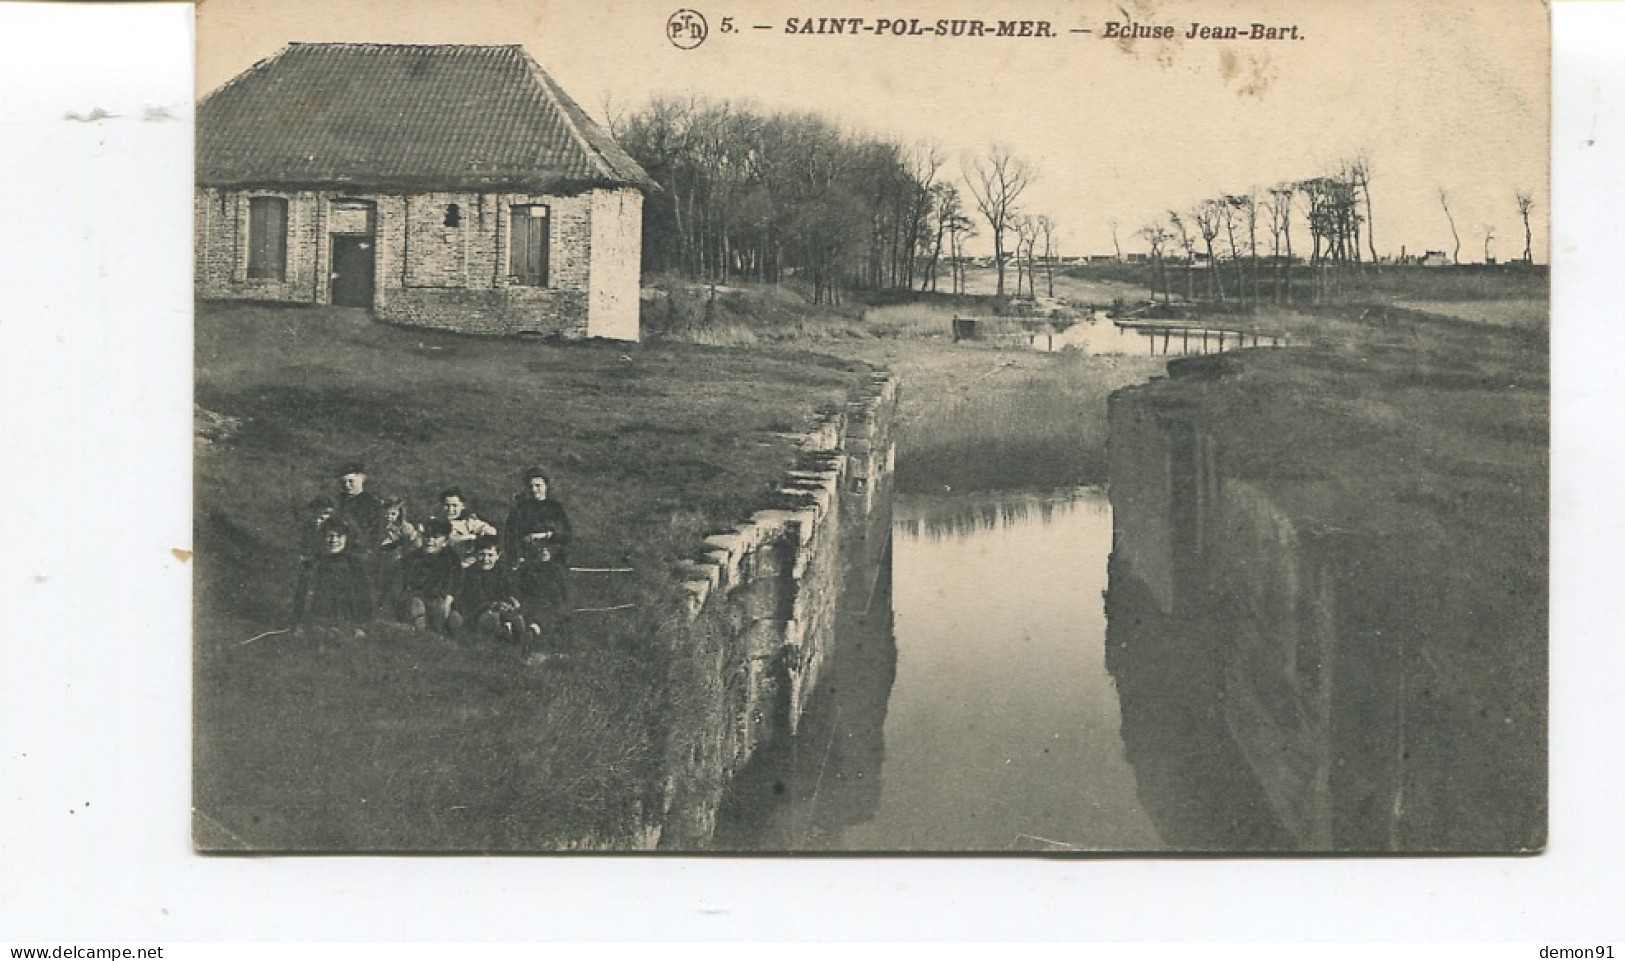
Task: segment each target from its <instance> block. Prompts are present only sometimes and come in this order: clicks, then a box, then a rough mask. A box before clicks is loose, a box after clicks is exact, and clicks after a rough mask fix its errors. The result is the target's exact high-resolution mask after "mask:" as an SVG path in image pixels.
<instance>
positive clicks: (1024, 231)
mask: <svg viewBox="0 0 1625 961" xmlns="http://www.w3.org/2000/svg"><path fill="white" fill-rule="evenodd" d="M1039 233H1040V231H1039V229H1038V219H1037V218H1036V217H1028V216H1025V215H1023V216H1021V217H1017V218H1016V296H1017V297H1020V296H1021V272H1022V267H1023V266H1025V267H1026V270H1027V295H1028V296H1029V297H1032V298H1033V299H1034V300H1036V299H1038V291H1037V289H1036V287H1035V286H1034V282H1033V281H1034V275H1035V273H1036V271H1035V270H1034V264H1033V253H1034V248H1035V247H1037V246H1038V237H1039Z"/></svg>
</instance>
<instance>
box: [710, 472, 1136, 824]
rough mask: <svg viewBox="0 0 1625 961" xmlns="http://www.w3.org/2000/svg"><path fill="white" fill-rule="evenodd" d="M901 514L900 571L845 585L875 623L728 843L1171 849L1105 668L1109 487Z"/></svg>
mask: <svg viewBox="0 0 1625 961" xmlns="http://www.w3.org/2000/svg"><path fill="white" fill-rule="evenodd" d="M897 513H898V518H899V519H898V521H897V523H896V525H895V526H894V528H893V533H894V536H893V540H892V555H891V565H890V566H891V574H892V576H891V577H890V578H889V579H888V578H887V577H886V574H885V573H884V572H882V573H881V575H880V579H879V580H877V581H876V585H875V589H874V590H873V591H872V592H871V593H870V595H869V596H868V597H862V598H860V599H857V600H854V599H853V595H852V593H851V590H850V588H849V591H848V596H847V598H846V599H843V602H842V612H843V616H851V614H853V613H855V612H863V616H861V617H856V618H854V619H853V620H852V621H851V622H850V623H849V624H848V625H846V626H847V628H848V631H847V632H846V633H843V634H842V635H841V640H840V641H839V645H840V646H839V647H838V649H837V650H836V651H835V652H834V655H833V660H832V662H831V664H830V667H829V670H828V673H827V674H826V675H825V683H826V687H825V689H823V690H821V691H820V693H819V700H818V701H817V702H816V704H815V706H814V708H813V711H812V713H811V714H810V715H809V716H808V718H807V719H806V720H805V721H804V722H803V728H802V730H801V732H800V733H799V734H798V735H797V736H796V737H794V738H791V739H788V741H789V743H787V744H781V745H779V746H778V747H777V749H775V750H773V751H769V752H766V753H765V754H764V755H763V757H762V760H761V762H760V763H758V764H756V765H753V768H752V770H750V771H748V772H746V777H745V778H742V779H741V781H740V782H739V784H738V787H737V789H736V790H735V792H734V795H733V797H732V799H731V803H730V805H729V807H728V809H727V810H725V811H724V816H723V818H722V821H721V824H720V825H719V831H718V846H719V847H725V848H750V849H758V850H764V849H765V850H849V851H886V850H909V851H946V850H981V851H1000V850H1021V851H1032V850H1044V851H1070V850H1131V851H1132V850H1153V849H1157V848H1160V847H1161V843H1160V840H1159V838H1158V835H1157V832H1156V830H1155V829H1154V828H1153V827H1152V823H1151V821H1150V819H1149V818H1148V817H1147V816H1146V814H1145V813H1144V812H1143V811H1142V810H1141V807H1140V801H1139V800H1138V798H1137V794H1136V788H1135V780H1134V776H1133V772H1132V771H1131V770H1130V768H1129V766H1128V764H1127V762H1126V761H1125V759H1124V754H1123V744H1122V741H1121V739H1120V737H1119V714H1118V704H1117V693H1116V690H1115V688H1114V686H1113V683H1112V680H1111V678H1110V677H1109V676H1108V675H1107V673H1106V665H1105V652H1104V647H1103V645H1104V636H1105V625H1104V617H1103V615H1104V609H1103V602H1102V593H1103V591H1104V589H1105V586H1106V556H1107V553H1108V551H1109V547H1110V543H1111V517H1110V509H1109V507H1108V505H1107V502H1106V499H1105V497H1104V496H1103V495H1101V494H1100V493H1098V492H1094V491H1078V492H1067V493H1063V494H1060V495H1052V496H1044V495H1021V494H1017V495H1005V496H998V497H981V498H964V497H954V498H949V497H902V498H899V499H898V504H897ZM888 595H889V597H888ZM887 599H889V601H890V604H891V609H893V610H895V639H894V640H895V644H894V646H893V644H892V643H891V642H892V641H893V635H892V631H891V627H892V624H893V622H892V618H890V617H889V616H886V615H885V614H884V613H883V611H884V610H885V608H884V606H883V605H884V602H885V601H886V600H887ZM854 639H855V643H853V640H854ZM894 678H895V685H894ZM882 760H884V770H883V771H882Z"/></svg>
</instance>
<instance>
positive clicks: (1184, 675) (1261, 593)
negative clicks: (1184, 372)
mask: <svg viewBox="0 0 1625 961" xmlns="http://www.w3.org/2000/svg"><path fill="white" fill-rule="evenodd" d="M1170 373H1171V374H1173V375H1175V377H1174V380H1173V381H1164V382H1160V383H1153V384H1150V385H1145V386H1141V387H1134V388H1128V389H1125V390H1122V391H1119V392H1117V393H1116V394H1114V395H1113V396H1112V398H1111V410H1110V444H1109V460H1110V466H1109V471H1110V490H1111V500H1112V523H1113V541H1112V550H1113V556H1112V581H1111V584H1110V587H1109V590H1108V595H1109V599H1108V609H1109V610H1111V611H1112V614H1111V617H1112V623H1111V624H1109V625H1108V631H1109V632H1111V631H1112V630H1113V629H1114V628H1115V627H1117V626H1118V624H1117V621H1118V619H1120V618H1126V619H1127V621H1128V622H1130V623H1131V624H1132V623H1141V622H1144V623H1155V624H1157V625H1158V628H1157V629H1156V630H1155V631H1152V632H1150V633H1149V634H1147V633H1146V632H1144V631H1140V632H1136V631H1133V630H1125V631H1122V632H1120V633H1121V634H1122V635H1123V636H1130V637H1134V638H1135V639H1136V643H1141V644H1144V645H1146V646H1147V650H1146V651H1144V652H1136V651H1134V650H1115V649H1114V650H1112V651H1111V652H1110V654H1109V657H1111V658H1113V659H1115V660H1116V661H1118V662H1119V663H1126V662H1131V661H1133V659H1135V658H1136V657H1145V658H1151V659H1154V658H1156V657H1157V656H1159V655H1157V654H1156V653H1155V652H1153V651H1152V650H1150V648H1151V647H1152V646H1160V647H1164V648H1167V649H1168V650H1170V651H1175V652H1177V657H1178V658H1179V662H1180V664H1181V668H1180V671H1179V674H1178V681H1179V683H1181V684H1185V685H1188V686H1189V688H1190V692H1191V693H1190V697H1189V698H1188V699H1189V700H1195V701H1199V702H1201V703H1203V704H1207V705H1213V706H1214V710H1215V715H1216V717H1217V718H1218V719H1220V723H1222V725H1223V726H1224V727H1225V728H1226V729H1227V731H1226V733H1227V736H1228V740H1229V741H1230V743H1231V744H1233V745H1234V748H1235V750H1236V752H1237V753H1238V754H1239V756H1240V758H1241V759H1242V760H1243V761H1244V763H1245V765H1246V767H1247V768H1248V769H1250V772H1251V774H1252V776H1253V778H1254V780H1255V781H1256V783H1257V785H1258V788H1259V789H1260V790H1261V793H1262V795H1263V797H1264V798H1265V799H1267V802H1268V804H1269V806H1270V807H1271V808H1272V809H1273V811H1274V814H1275V815H1276V817H1278V819H1279V821H1280V823H1281V825H1282V826H1283V827H1284V828H1285V830H1286V831H1287V832H1288V833H1289V834H1290V835H1291V837H1292V839H1293V846H1294V847H1298V848H1303V849H1312V850H1339V851H1387V850H1413V851H1415V850H1439V851H1471V850H1504V849H1507V848H1509V847H1510V848H1517V847H1520V846H1523V845H1531V844H1534V845H1538V838H1539V837H1540V836H1541V834H1542V832H1543V830H1544V821H1543V805H1544V790H1543V788H1544V781H1543V779H1542V777H1541V772H1542V763H1543V761H1542V758H1543V755H1542V753H1541V741H1540V738H1539V737H1538V729H1537V728H1536V725H1535V724H1534V723H1533V722H1532V721H1530V720H1529V719H1528V718H1527V717H1526V714H1528V713H1529V712H1531V711H1534V710H1536V709H1538V708H1539V704H1538V703H1536V704H1531V703H1529V702H1530V701H1531V700H1532V697H1531V695H1530V694H1529V693H1528V691H1527V689H1528V688H1529V687H1530V686H1531V683H1530V682H1529V680H1528V679H1527V678H1522V677H1519V676H1518V675H1516V673H1515V672H1513V673H1509V672H1507V671H1506V670H1505V669H1504V668H1503V667H1502V666H1501V664H1502V662H1503V661H1506V660H1511V659H1512V653H1513V649H1514V647H1515V645H1517V644H1521V643H1525V642H1524V640H1523V635H1521V634H1520V633H1519V632H1518V630H1516V629H1512V628H1509V627H1508V626H1506V625H1501V624H1497V623H1494V622H1493V617H1492V616H1491V615H1490V614H1487V613H1485V608H1486V606H1487V605H1486V601H1485V596H1484V594H1483V588H1482V585H1478V584H1475V583H1472V582H1471V578H1470V575H1458V574H1457V573H1455V572H1456V571H1458V570H1459V569H1460V567H1461V565H1460V564H1459V563H1457V559H1456V558H1455V557H1453V555H1452V551H1453V550H1456V549H1457V548H1453V546H1452V545H1451V544H1448V543H1440V541H1439V538H1437V537H1435V536H1430V535H1429V534H1428V533H1426V532H1420V531H1411V530H1408V529H1406V528H1405V527H1404V525H1402V524H1395V523H1392V522H1391V520H1389V519H1386V518H1383V517H1365V518H1359V519H1357V520H1355V521H1351V522H1350V523H1349V524H1348V525H1347V526H1339V527H1325V526H1322V525H1317V524H1316V523H1315V522H1313V521H1309V520H1306V519H1305V518H1304V516H1303V514H1302V512H1301V510H1300V509H1299V507H1298V506H1295V505H1298V504H1299V501H1297V500H1294V496H1293V495H1292V493H1291V492H1290V491H1289V490H1288V489H1287V488H1286V487H1285V486H1283V485H1282V484H1280V483H1277V482H1273V481H1271V480H1269V479H1255V478H1251V477H1246V476H1237V472H1235V471H1233V470H1231V469H1228V468H1227V466H1226V458H1225V447H1226V438H1227V436H1228V434H1227V432H1228V431H1232V430H1246V429H1247V425H1245V424H1236V423H1232V422H1230V421H1227V420H1224V419H1222V418H1215V417H1210V416H1208V415H1207V413H1206V412H1205V411H1204V410H1203V408H1202V405H1201V404H1200V402H1198V401H1192V400H1190V399H1188V398H1184V397H1180V396H1177V391H1172V390H1169V387H1172V386H1175V381H1177V376H1178V372H1177V371H1175V370H1173V369H1172V368H1171V369H1170ZM1114 597H1115V598H1116V599H1117V601H1116V603H1113V601H1112V598H1114ZM1135 598H1138V599H1141V600H1138V601H1132V603H1131V600H1132V599H1135ZM1135 605H1138V608H1137V609H1136V607H1135ZM1497 647H1499V648H1500V649H1501V654H1500V655H1499V656H1498V654H1497ZM1148 663H1149V662H1148ZM1132 667H1133V665H1132V664H1129V668H1130V669H1132ZM1197 675H1200V676H1197ZM1133 707H1134V705H1133V704H1130V703H1128V702H1127V701H1125V705H1124V710H1125V714H1126V713H1127V712H1129V711H1130V710H1131V709H1132V708H1133Z"/></svg>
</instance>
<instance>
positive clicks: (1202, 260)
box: [1139, 157, 1378, 303]
mask: <svg viewBox="0 0 1625 961" xmlns="http://www.w3.org/2000/svg"><path fill="white" fill-rule="evenodd" d="M1372 210H1373V206H1372V202H1371V165H1370V162H1369V161H1367V160H1366V159H1365V158H1363V157H1361V158H1356V159H1354V160H1351V161H1347V162H1345V163H1343V164H1340V165H1339V166H1338V167H1337V169H1335V170H1334V171H1332V172H1330V173H1327V174H1323V175H1320V176H1317V177H1310V178H1307V179H1304V180H1296V181H1288V182H1284V183H1279V184H1275V185H1273V186H1270V187H1258V186H1254V187H1251V188H1249V189H1248V190H1247V191H1246V192H1244V193H1225V194H1220V195H1219V196H1216V197H1210V198H1207V199H1205V200H1201V201H1198V202H1197V203H1195V204H1192V205H1191V206H1189V207H1187V208H1186V209H1184V210H1169V211H1168V212H1167V213H1166V214H1163V215H1160V216H1158V217H1156V218H1153V219H1152V220H1151V222H1150V223H1148V224H1146V225H1145V226H1144V227H1142V228H1141V229H1140V231H1139V236H1140V238H1141V239H1143V240H1144V241H1145V242H1146V246H1147V247H1148V249H1149V252H1150V260H1151V272H1152V278H1153V293H1154V294H1155V293H1157V292H1159V291H1160V293H1161V295H1162V298H1163V300H1164V301H1165V302H1166V301H1168V300H1170V299H1171V298H1172V293H1173V282H1172V280H1171V278H1170V277H1169V273H1170V272H1169V270H1168V264H1167V261H1168V260H1169V259H1170V258H1169V255H1168V251H1169V250H1170V249H1174V250H1177V252H1178V253H1177V254H1176V255H1175V258H1176V259H1177V260H1178V262H1179V263H1180V264H1182V265H1183V268H1184V270H1183V274H1184V284H1183V286H1184V296H1185V298H1186V299H1187V300H1195V299H1196V298H1197V297H1198V296H1203V297H1205V298H1207V299H1209V300H1217V301H1221V302H1222V301H1232V300H1234V301H1240V302H1243V303H1245V302H1248V301H1251V302H1255V303H1256V302H1259V301H1261V300H1263V299H1265V297H1266V296H1267V297H1268V298H1269V299H1271V300H1274V301H1276V302H1286V303H1290V302H1291V298H1292V270H1293V264H1294V262H1295V260H1296V257H1297V255H1296V254H1295V253H1294V250H1293V233H1292V231H1293V226H1294V225H1295V224H1298V225H1301V226H1302V227H1304V228H1305V229H1306V231H1307V233H1308V235H1309V236H1308V248H1309V250H1308V257H1307V267H1308V269H1309V271H1310V274H1311V276H1312V278H1313V287H1312V289H1313V292H1314V296H1315V297H1316V298H1317V299H1318V298H1320V297H1322V296H1324V295H1325V294H1326V293H1327V292H1328V291H1329V290H1331V289H1332V288H1335V287H1336V285H1337V284H1338V283H1339V282H1340V278H1341V277H1342V275H1343V273H1344V272H1345V271H1346V270H1348V269H1350V268H1357V267H1359V266H1361V265H1362V264H1370V265H1371V266H1372V267H1375V266H1376V265H1377V263H1378V258H1377V248H1376V240H1375V239H1374V237H1375V235H1374V232H1373V230H1372V220H1373V213H1372ZM1300 238H1301V235H1300ZM1175 244H1177V248H1176V247H1174V245H1175ZM1299 244H1300V248H1301V246H1302V240H1301V239H1300V240H1299ZM1198 277H1200V278H1201V279H1200V281H1198ZM1198 286H1200V287H1201V288H1202V289H1201V293H1200V294H1198V290H1197V288H1198ZM1266 291H1267V294H1266Z"/></svg>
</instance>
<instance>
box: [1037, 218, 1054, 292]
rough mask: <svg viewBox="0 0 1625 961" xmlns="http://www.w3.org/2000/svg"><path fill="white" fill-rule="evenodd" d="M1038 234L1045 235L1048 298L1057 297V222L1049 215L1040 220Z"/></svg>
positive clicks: (1045, 272) (1045, 271)
mask: <svg viewBox="0 0 1625 961" xmlns="http://www.w3.org/2000/svg"><path fill="white" fill-rule="evenodd" d="M1038 232H1039V233H1041V234H1043V235H1044V275H1045V280H1046V282H1047V283H1048V285H1049V293H1048V294H1047V295H1046V296H1049V297H1054V296H1055V220H1054V219H1053V218H1051V217H1050V215H1049V214H1042V215H1040V216H1039V218H1038Z"/></svg>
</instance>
